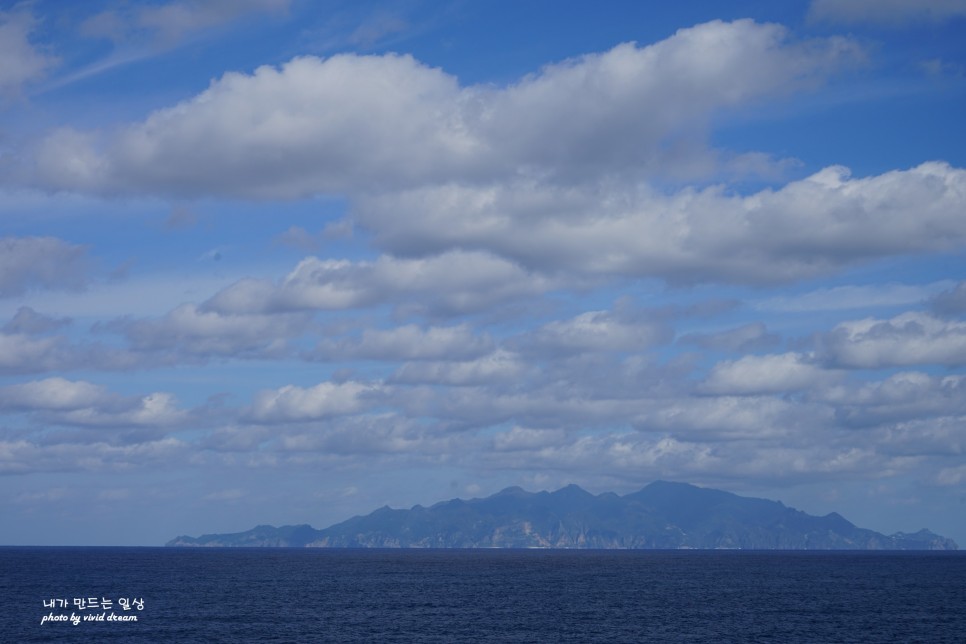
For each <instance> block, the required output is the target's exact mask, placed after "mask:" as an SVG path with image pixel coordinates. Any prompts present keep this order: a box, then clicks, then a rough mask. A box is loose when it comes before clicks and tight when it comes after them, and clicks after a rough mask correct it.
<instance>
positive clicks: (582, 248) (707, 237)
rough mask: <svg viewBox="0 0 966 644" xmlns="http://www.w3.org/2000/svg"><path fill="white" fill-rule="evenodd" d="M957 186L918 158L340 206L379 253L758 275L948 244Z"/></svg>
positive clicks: (786, 276)
mask: <svg viewBox="0 0 966 644" xmlns="http://www.w3.org/2000/svg"><path fill="white" fill-rule="evenodd" d="M964 195H966V170H962V169H958V168H953V167H951V166H949V165H948V164H945V163H939V162H930V163H924V164H921V165H919V166H917V167H915V168H912V169H909V170H896V171H892V172H887V173H885V174H882V175H878V176H871V177H865V178H855V177H851V176H850V175H849V172H848V171H847V170H846V169H845V168H841V167H832V168H826V169H824V170H822V171H820V172H818V173H816V174H814V175H812V176H810V177H807V178H805V179H802V180H799V181H794V182H791V183H788V184H787V185H785V186H784V187H782V188H780V189H778V190H772V189H767V190H763V191H761V192H758V193H754V194H751V195H747V196H740V195H735V194H731V193H729V192H727V191H726V190H725V189H724V188H723V187H720V186H713V187H710V188H707V189H704V190H700V191H699V190H692V189H688V190H684V191H681V192H679V193H677V194H672V195H664V194H660V193H657V192H655V191H654V190H651V189H649V188H647V187H646V186H643V185H640V184H632V185H627V184H616V185H615V184H613V183H608V182H603V183H600V184H597V185H595V186H593V187H590V186H588V185H580V186H574V185H571V186H558V185H550V184H547V183H543V182H538V181H532V180H525V181H524V180H521V181H514V182H505V183H502V184H499V185H488V186H480V185H455V184H450V185H445V186H433V187H425V188H419V189H414V190H411V191H407V192H405V193H402V194H397V195H393V196H392V198H390V197H388V196H386V197H371V198H363V199H360V200H359V203H358V204H357V207H356V208H355V209H354V215H353V216H354V218H355V220H356V221H357V222H358V223H360V224H361V225H363V226H364V227H366V228H368V229H369V230H371V231H372V232H373V234H374V236H375V240H376V243H378V244H379V245H380V246H381V247H383V248H385V249H387V250H389V251H392V252H398V253H429V252H439V251H440V250H441V249H444V248H448V247H453V246H458V247H461V248H486V249H489V250H490V251H491V252H496V253H498V254H499V255H501V256H503V257H508V258H511V259H513V260H514V261H516V262H518V263H519V264H521V265H522V266H525V267H527V268H529V269H540V270H545V271H570V272H571V273H583V274H586V275H611V276H613V275H622V276H635V277H644V276H647V277H660V278H664V279H667V280H670V281H672V282H677V283H688V282H697V281H727V282H737V283H751V284H760V285H763V284H779V283H783V282H788V281H794V280H799V279H803V278H807V277H814V276H820V275H824V274H828V273H831V272H834V271H836V270H840V269H841V268H843V267H845V266H848V265H850V264H854V263H857V262H860V261H869V260H871V259H875V258H880V257H887V256H894V255H904V254H911V253H921V252H927V251H942V250H948V249H953V248H957V247H959V246H961V245H963V244H964V243H966V219H964V218H963V217H962V216H961V213H962V212H963V210H964V209H966V197H964ZM762 266H768V267H769V269H768V270H767V271H763V270H761V267H762Z"/></svg>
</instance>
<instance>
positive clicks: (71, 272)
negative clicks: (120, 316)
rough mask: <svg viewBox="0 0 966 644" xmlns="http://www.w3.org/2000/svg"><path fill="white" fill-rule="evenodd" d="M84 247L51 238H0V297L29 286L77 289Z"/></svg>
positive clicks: (81, 283)
mask: <svg viewBox="0 0 966 644" xmlns="http://www.w3.org/2000/svg"><path fill="white" fill-rule="evenodd" d="M86 255H87V249H86V248H85V247H83V246H77V245H75V244H70V243H67V242H65V241H63V240H60V239H56V238H54V237H0V297H10V296H13V295H20V294H22V293H24V292H25V291H27V290H29V289H34V288H48V289H80V288H83V287H84V286H85V284H86V283H87V277H86V262H87V258H86Z"/></svg>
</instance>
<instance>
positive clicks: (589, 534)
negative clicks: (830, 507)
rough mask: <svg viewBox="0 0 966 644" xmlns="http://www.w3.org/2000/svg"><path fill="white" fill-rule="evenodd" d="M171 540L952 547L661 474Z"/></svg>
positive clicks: (189, 543)
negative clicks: (605, 486)
mask: <svg viewBox="0 0 966 644" xmlns="http://www.w3.org/2000/svg"><path fill="white" fill-rule="evenodd" d="M165 545H166V546H169V547H319V548H586V549H753V550H955V549H958V546H957V544H956V543H955V542H954V541H953V540H952V539H948V538H946V537H942V536H940V535H937V534H934V533H933V532H931V531H929V530H927V529H922V530H920V531H918V532H914V533H905V532H897V533H895V534H893V535H884V534H881V533H878V532H875V531H873V530H868V529H865V528H859V527H857V526H856V525H854V524H853V523H851V522H850V521H848V520H847V519H845V518H844V517H843V516H841V515H840V514H838V513H836V512H831V513H829V514H827V515H825V516H823V517H817V516H813V515H809V514H806V513H805V512H802V511H800V510H796V509H795V508H790V507H788V506H785V505H784V504H783V503H781V502H780V501H771V500H768V499H759V498H753V497H742V496H739V495H737V494H733V493H731V492H726V491H724V490H716V489H712V488H701V487H697V486H694V485H690V484H688V483H676V482H668V481H655V482H653V483H651V484H649V485H647V486H645V487H643V488H642V489H640V490H638V491H637V492H632V493H629V494H625V495H623V496H619V495H617V494H614V493H613V492H605V493H602V494H598V495H594V494H591V493H590V492H588V491H586V490H584V489H583V488H581V487H579V486H577V485H574V484H571V485H568V486H565V487H563V488H560V489H559V490H555V491H553V492H548V491H541V492H527V491H526V490H523V489H522V488H520V487H518V486H512V487H508V488H504V489H503V490H500V491H499V492H497V493H495V494H493V495H491V496H488V497H483V498H474V499H468V500H463V499H460V498H455V499H450V500H448V501H440V502H438V503H435V504H433V505H431V506H429V507H425V506H422V505H418V504H417V505H414V506H412V507H411V508H410V509H408V510H405V509H393V508H390V507H389V506H383V507H381V508H379V509H377V510H374V511H373V512H371V513H370V514H367V515H364V516H363V515H359V516H354V517H352V518H350V519H347V520H346V521H342V522H340V523H336V524H333V525H331V526H329V527H328V528H323V529H321V530H317V529H315V528H313V527H312V526H310V525H308V524H300V525H290V526H281V527H278V528H276V527H274V526H269V525H258V526H256V527H255V528H252V529H251V530H248V531H245V532H239V533H231V534H205V535H201V536H200V537H190V536H186V535H182V536H179V537H176V538H174V539H172V540H170V541H168V542H167V543H166V544H165Z"/></svg>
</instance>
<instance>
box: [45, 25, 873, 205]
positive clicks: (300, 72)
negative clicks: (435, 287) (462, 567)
mask: <svg viewBox="0 0 966 644" xmlns="http://www.w3.org/2000/svg"><path fill="white" fill-rule="evenodd" d="M859 57H860V53H859V51H858V48H857V46H856V45H855V44H853V43H851V42H849V41H847V40H844V39H827V40H815V41H809V42H793V41H791V40H790V39H789V36H788V33H787V32H786V30H785V29H784V28H782V27H780V26H778V25H761V24H756V23H754V22H751V21H749V20H742V21H737V22H733V23H723V22H711V23H707V24H704V25H698V26H696V27H693V28H691V29H683V30H681V31H679V32H677V33H676V34H675V35H673V36H671V37H670V38H668V39H667V40H665V41H662V42H659V43H656V44H654V45H650V46H647V47H637V46H635V45H632V44H625V45H620V46H618V47H615V48H614V49H612V50H610V51H608V52H604V53H602V54H591V55H587V56H583V57H581V58H577V59H574V60H570V61H566V62H563V63H559V64H556V65H551V66H548V67H545V68H544V69H542V70H541V71H540V72H539V73H536V74H533V75H530V76H527V77H525V78H523V79H522V80H521V81H519V82H518V83H516V84H515V85H511V86H509V87H506V88H494V87H490V86H474V87H460V86H459V83H458V81H457V79H455V78H454V77H452V76H450V75H448V74H446V73H444V72H443V71H441V70H439V69H433V68H429V67H427V66H425V65H423V64H421V63H419V62H417V61H416V60H414V59H413V58H412V57H410V56H400V55H385V56H356V55H338V56H333V57H331V58H328V59H325V60H320V59H318V58H313V57H303V58H296V59H294V60H292V61H290V62H289V63H287V64H285V65H284V66H282V67H281V68H273V67H267V66H266V67H261V68H259V69H257V70H256V71H255V72H254V73H253V74H251V75H245V74H238V73H230V74H226V75H225V76H224V77H222V78H221V79H220V80H218V81H216V82H214V83H212V85H211V86H210V87H209V88H208V89H207V90H206V91H205V92H203V93H202V94H200V95H198V96H197V97H195V98H193V99H191V100H188V101H185V102H183V103H181V104H179V105H177V106H175V107H172V108H168V109H163V110H159V111H157V112H155V113H154V114H152V115H151V116H150V117H149V118H148V119H147V120H145V121H144V122H143V123H138V124H133V125H131V126H129V127H127V128H125V129H123V130H120V131H118V132H115V133H114V134H113V135H111V136H109V137H108V138H107V139H106V140H104V141H101V142H98V141H93V140H91V139H90V136H91V135H89V134H87V133H81V132H74V131H69V130H65V131H62V132H59V133H55V134H53V135H51V137H50V138H48V139H47V140H46V141H44V142H43V143H42V144H41V145H40V146H39V148H38V149H37V150H36V155H35V161H36V166H37V170H38V175H37V177H36V180H38V181H39V182H40V183H41V184H42V185H45V186H49V187H55V188H67V189H72V190H80V191H92V192H108V193H113V192H118V191H120V192H127V191H136V192H140V193H148V194H158V193H162V194H169V195H184V196H189V195H190V196H200V195H221V196H234V197H238V196H242V197H260V198H265V197H275V198H294V197H304V196H308V195H312V194H319V193H333V192H335V193H344V192H347V191H348V192H353V193H358V192H371V191H373V190H384V189H391V188H402V187H409V186H418V185H423V184H427V183H438V182H445V181H450V180H458V181H464V180H470V181H472V180H479V179H481V178H486V177H490V178H493V177H506V176H513V175H515V174H517V173H520V172H523V173H526V174H531V173H532V172H534V171H536V172H538V173H547V172H549V173H552V174H555V175H559V176H562V177H571V176H572V175H574V174H577V175H580V176H583V175H584V174H585V173H586V172H587V170H588V169H591V170H592V171H593V172H594V174H597V173H599V172H601V171H606V172H614V171H620V172H626V171H630V170H631V169H632V168H633V169H634V172H635V173H636V174H639V173H640V171H641V170H642V169H643V170H647V171H650V172H653V173H657V174H666V173H667V172H669V171H673V172H678V173H683V174H688V175H693V174H695V172H697V173H698V174H706V173H707V170H708V167H707V166H708V165H709V158H708V157H709V153H708V152H706V151H705V149H704V148H705V146H704V144H703V143H702V142H701V141H700V140H699V141H698V142H697V143H696V144H693V145H691V146H690V148H692V149H694V150H695V152H694V153H693V154H692V153H691V152H690V151H682V150H681V149H679V148H675V147H674V146H670V147H671V149H670V150H669V149H668V148H669V146H667V145H666V143H667V139H668V138H669V137H673V136H678V137H680V135H690V136H691V137H692V138H693V137H694V135H693V134H692V133H694V132H701V131H703V130H704V129H705V126H706V123H707V121H708V120H709V118H710V117H711V115H712V114H714V113H715V112H717V111H719V110H721V109H724V108H729V107H733V106H737V105H742V104H747V103H749V102H751V101H755V100H758V99H761V98H763V97H768V96H775V95H781V94H786V93H788V92H789V91H792V90H794V89H797V88H800V87H802V86H803V85H808V84H810V83H813V82H818V81H820V80H821V79H822V78H823V77H824V76H826V75H828V74H829V73H832V72H833V71H835V70H836V68H839V67H841V66H842V65H847V64H851V63H852V62H854V61H855V60H856V59H857V58H859ZM685 138H687V137H685ZM698 138H699V139H700V136H699V137H698ZM678 157H681V158H678ZM710 165H711V166H712V168H711V169H712V171H713V169H714V168H713V165H714V161H713V159H710Z"/></svg>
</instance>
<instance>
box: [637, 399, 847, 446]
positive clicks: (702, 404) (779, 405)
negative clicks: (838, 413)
mask: <svg viewBox="0 0 966 644" xmlns="http://www.w3.org/2000/svg"><path fill="white" fill-rule="evenodd" d="M830 419H831V410H830V409H829V408H827V407H825V406H823V405H814V404H806V403H801V402H795V401H789V400H784V399H782V398H778V397H775V396H769V395H742V396H725V395H720V396H707V397H678V398H675V399H669V400H662V401H656V402H653V403H651V404H649V405H648V409H647V410H646V411H645V412H643V413H640V414H638V415H637V417H636V418H635V419H634V425H635V427H637V428H638V429H641V430H644V431H648V432H666V433H668V434H670V435H672V436H675V437H678V438H688V439H691V440H696V439H702V440H705V441H710V442H716V441H731V440H742V439H745V440H758V441H763V442H769V441H771V440H774V439H781V440H783V441H784V442H785V443H786V444H788V445H793V444H795V443H801V442H802V439H803V438H807V437H808V434H802V433H801V432H803V431H814V429H815V428H818V427H821V426H822V425H823V424H827V423H828V422H829V420H830ZM811 438H814V437H811ZM805 442H810V441H808V440H806V441H805Z"/></svg>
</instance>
